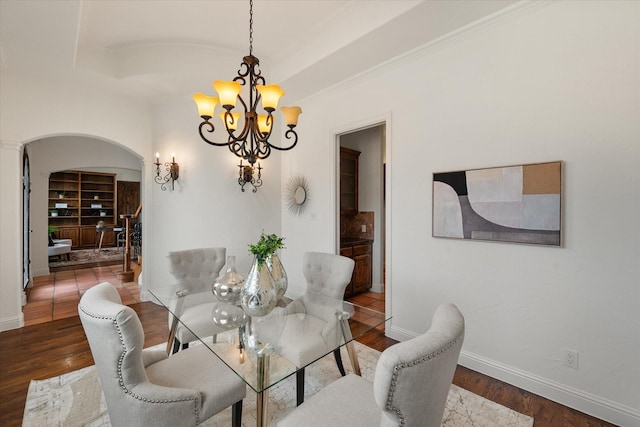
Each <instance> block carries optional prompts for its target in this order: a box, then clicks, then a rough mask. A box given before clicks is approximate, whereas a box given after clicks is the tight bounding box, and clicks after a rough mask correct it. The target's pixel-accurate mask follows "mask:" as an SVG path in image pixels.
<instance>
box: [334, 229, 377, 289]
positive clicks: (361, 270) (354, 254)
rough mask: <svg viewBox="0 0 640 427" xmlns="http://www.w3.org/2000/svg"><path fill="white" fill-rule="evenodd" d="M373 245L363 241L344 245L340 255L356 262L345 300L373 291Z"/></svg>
mask: <svg viewBox="0 0 640 427" xmlns="http://www.w3.org/2000/svg"><path fill="white" fill-rule="evenodd" d="M371 252H372V243H371V242H367V241H363V242H358V243H355V244H353V245H342V247H341V248H340V255H342V256H346V257H348V258H351V259H352V260H353V261H354V262H355V266H354V267H353V275H352V276H351V282H349V284H348V285H347V288H346V289H345V291H344V296H345V298H349V297H351V296H353V295H356V294H359V293H361V292H365V291H368V290H369V289H371V275H372V267H373V263H372V258H371Z"/></svg>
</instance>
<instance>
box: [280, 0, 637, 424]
mask: <svg viewBox="0 0 640 427" xmlns="http://www.w3.org/2000/svg"><path fill="white" fill-rule="evenodd" d="M501 18H506V19H495V20H493V21H492V20H489V21H487V22H486V23H485V24H486V25H482V26H478V27H477V28H473V27H470V28H467V29H466V31H465V32H461V33H458V34H457V35H456V36H455V37H452V38H449V39H444V40H441V41H440V42H438V43H434V44H433V45H431V46H426V47H425V49H424V50H422V51H418V52H415V53H414V55H412V56H407V57H405V58H403V59H401V60H399V61H397V62H396V63H394V64H387V65H386V66H383V67H381V68H379V69H377V70H375V71H374V72H371V73H367V74H365V75H363V76H362V77H361V78H358V79H354V80H352V81H350V82H348V83H347V84H344V85H342V86H341V87H338V88H335V90H329V91H327V92H324V93H322V94H319V95H317V96H316V97H313V98H311V99H307V100H305V101H304V102H303V103H302V107H303V109H304V111H305V116H304V118H305V121H304V130H305V131H304V138H305V140H306V141H307V143H306V144H305V145H303V146H301V147H300V149H296V150H295V151H294V153H293V155H292V158H290V159H289V160H288V161H287V162H283V164H284V166H285V167H284V168H283V174H286V173H288V172H289V171H292V170H304V172H305V175H306V176H307V178H308V179H309V181H310V185H311V186H312V188H313V191H314V193H315V194H317V197H314V198H313V199H312V200H311V205H310V207H309V210H308V212H309V213H308V214H305V215H303V216H302V217H296V218H291V217H289V216H283V225H282V231H283V234H284V235H295V239H290V240H288V248H289V249H288V251H287V252H288V253H299V252H302V251H305V250H309V249H316V250H325V251H329V252H331V251H333V250H334V248H335V241H334V240H335V239H331V238H330V237H328V236H332V235H333V231H334V229H335V217H336V215H335V202H333V200H334V198H335V180H336V174H335V164H334V154H335V153H334V146H335V142H334V132H332V129H344V128H348V127H349V124H350V123H359V122H362V121H366V120H368V118H370V117H376V116H379V115H381V114H384V113H385V112H387V111H391V117H392V120H393V123H391V124H390V126H388V128H387V142H388V143H390V144H391V150H390V152H389V153H390V156H389V158H388V159H387V160H388V163H387V173H388V174H390V176H389V177H388V183H390V186H389V187H388V190H389V193H388V194H389V198H388V200H387V203H389V204H390V218H389V221H390V222H389V224H390V236H391V238H392V240H391V242H389V245H390V247H389V254H390V258H389V259H388V262H389V265H388V269H387V274H388V275H389V276H388V277H387V286H388V287H390V289H391V295H390V298H388V299H390V308H391V313H390V314H392V315H393V320H392V326H391V328H390V330H389V333H390V335H392V336H394V337H397V338H401V339H405V338H409V337H411V336H415V335H416V334H420V333H422V332H424V331H426V330H427V329H428V327H429V324H430V318H431V315H432V313H433V311H434V310H435V308H436V306H437V305H438V304H440V303H442V302H446V301H451V302H454V303H455V304H457V305H458V306H459V307H460V309H461V310H462V312H463V313H464V314H465V317H466V321H467V334H466V338H465V344H464V348H463V354H462V357H461V363H462V364H464V365H467V366H470V367H472V368H473V369H476V370H479V371H482V372H486V373H489V374H490V375H492V376H495V377H497V378H502V379H506V380H508V382H510V383H512V384H516V385H520V386H522V387H523V388H525V389H528V390H531V391H533V392H536V393H539V394H542V395H545V396H547V397H550V398H552V399H554V400H558V401H560V402H562V403H564V404H567V405H569V406H573V407H576V408H578V409H579V410H582V411H584V412H587V413H591V414H594V415H596V416H598V417H600V418H604V419H608V420H610V421H612V422H614V423H616V424H619V425H638V424H640V387H638V384H640V370H639V369H640V368H639V367H638V363H637V361H638V359H639V358H640V357H639V356H640V294H639V286H638V283H640V271H639V268H638V254H639V253H640V230H639V222H638V221H637V212H638V210H639V209H640V199H639V196H638V189H639V184H640V169H639V168H638V165H639V164H640V144H638V141H639V140H640V120H639V119H640V82H639V76H640V49H639V47H640V2H570V1H566V2H553V3H544V4H542V5H539V4H534V5H533V7H530V6H528V5H527V4H525V5H524V6H523V7H521V8H520V9H518V10H517V11H516V12H514V13H512V14H511V15H510V16H502V17H501ZM354 60H357V58H354ZM552 160H562V161H563V162H564V171H563V173H564V199H563V215H564V221H563V234H564V244H563V246H562V247H561V248H551V247H536V246H529V245H515V244H503V243H489V242H472V241H460V240H446V239H435V238H432V237H431V183H430V182H429V181H430V175H431V173H432V172H439V171H450V170H461V169H467V168H481V167H490V166H502V165H513V164H519V163H532V162H542V161H552ZM311 246H313V248H311ZM295 262H298V260H297V258H296V256H291V257H288V258H285V265H287V263H291V264H294V263H295ZM563 348H570V349H575V350H577V351H579V369H578V370H573V369H570V368H567V367H564V366H562V363H561V352H562V349H563Z"/></svg>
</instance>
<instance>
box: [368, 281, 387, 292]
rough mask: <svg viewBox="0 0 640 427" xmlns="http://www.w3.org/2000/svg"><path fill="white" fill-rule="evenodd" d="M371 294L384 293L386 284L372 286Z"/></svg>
mask: <svg viewBox="0 0 640 427" xmlns="http://www.w3.org/2000/svg"><path fill="white" fill-rule="evenodd" d="M369 290H370V291H371V292H375V293H377V294H381V293H383V292H384V284H382V283H374V284H372V285H371V289H369Z"/></svg>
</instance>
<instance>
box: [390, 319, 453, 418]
mask: <svg viewBox="0 0 640 427" xmlns="http://www.w3.org/2000/svg"><path fill="white" fill-rule="evenodd" d="M463 336H464V331H463V332H462V333H461V334H460V335H458V336H457V337H456V339H455V340H453V341H451V342H449V343H448V344H447V345H446V346H445V347H443V348H441V349H438V350H436V351H434V352H433V353H430V354H427V355H425V356H422V357H421V358H419V359H417V360H414V361H412V362H408V363H401V364H399V365H396V366H394V367H393V376H392V377H391V386H390V387H389V389H390V391H389V396H388V397H387V405H386V409H387V410H389V411H393V412H395V413H396V415H397V416H398V419H400V425H401V426H403V425H405V420H404V415H402V412H401V411H400V409H398V408H395V407H394V406H392V401H393V394H394V393H395V391H396V383H397V381H398V375H399V374H400V371H401V370H402V369H404V368H406V367H410V366H416V365H419V364H421V363H422V362H426V361H427V360H431V359H433V358H434V357H436V356H438V355H440V354H442V353H444V352H446V351H448V350H449V349H450V348H451V347H453V346H454V345H455V344H456V343H457V342H458V341H459V340H460V339H462V337H463Z"/></svg>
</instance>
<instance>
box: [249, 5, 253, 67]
mask: <svg viewBox="0 0 640 427" xmlns="http://www.w3.org/2000/svg"><path fill="white" fill-rule="evenodd" d="M249 55H253V0H249Z"/></svg>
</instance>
